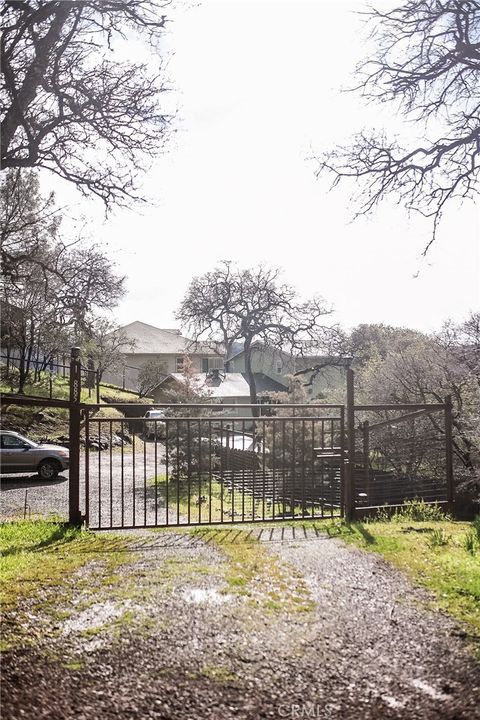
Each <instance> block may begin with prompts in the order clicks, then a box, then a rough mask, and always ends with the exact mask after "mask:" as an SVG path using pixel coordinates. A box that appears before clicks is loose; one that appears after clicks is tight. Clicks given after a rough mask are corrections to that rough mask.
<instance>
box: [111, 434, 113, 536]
mask: <svg viewBox="0 0 480 720" xmlns="http://www.w3.org/2000/svg"><path fill="white" fill-rule="evenodd" d="M110 527H113V421H112V420H110Z"/></svg>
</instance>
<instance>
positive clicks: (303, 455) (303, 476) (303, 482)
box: [302, 420, 305, 518]
mask: <svg viewBox="0 0 480 720" xmlns="http://www.w3.org/2000/svg"><path fill="white" fill-rule="evenodd" d="M304 517H305V420H302V518H304Z"/></svg>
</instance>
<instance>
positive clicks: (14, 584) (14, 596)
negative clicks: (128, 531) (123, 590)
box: [0, 520, 128, 610]
mask: <svg viewBox="0 0 480 720" xmlns="http://www.w3.org/2000/svg"><path fill="white" fill-rule="evenodd" d="M127 548H128V541H127V540H125V539H123V538H119V537H118V536H117V537H112V536H109V537H107V536H101V535H95V534H93V533H91V532H88V531H87V530H80V529H77V528H72V527H68V526H66V525H64V524H62V523H60V522H53V521H51V522H49V521H46V520H35V521H18V522H7V523H2V524H1V525H0V553H1V558H0V603H1V605H2V608H3V610H10V609H13V608H15V607H16V606H17V604H18V603H19V601H20V600H22V599H23V598H27V597H32V596H36V594H37V593H38V591H39V589H42V590H43V589H46V588H52V587H56V586H60V585H62V584H63V583H64V581H65V579H68V578H69V577H70V576H71V575H72V573H74V572H75V571H76V570H78V569H79V568H81V567H83V566H84V565H86V564H87V563H88V562H90V561H91V560H98V559H99V557H100V555H99V553H102V555H101V557H102V561H103V562H104V563H105V565H106V569H105V572H106V573H107V574H108V571H110V573H112V572H113V571H114V569H115V568H116V567H117V566H118V565H120V564H121V563H123V562H125V557H126V555H125V550H126V549H127Z"/></svg>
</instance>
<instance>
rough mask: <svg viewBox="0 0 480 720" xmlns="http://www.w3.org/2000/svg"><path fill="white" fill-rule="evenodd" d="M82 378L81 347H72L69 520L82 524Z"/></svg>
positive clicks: (74, 523)
mask: <svg viewBox="0 0 480 720" xmlns="http://www.w3.org/2000/svg"><path fill="white" fill-rule="evenodd" d="M81 391H82V378H81V368H80V348H76V347H75V348H72V350H71V360H70V409H69V456H70V459H69V466H70V469H69V481H68V520H69V522H70V523H71V524H73V525H80V524H81V522H82V513H81V511H80V395H81Z"/></svg>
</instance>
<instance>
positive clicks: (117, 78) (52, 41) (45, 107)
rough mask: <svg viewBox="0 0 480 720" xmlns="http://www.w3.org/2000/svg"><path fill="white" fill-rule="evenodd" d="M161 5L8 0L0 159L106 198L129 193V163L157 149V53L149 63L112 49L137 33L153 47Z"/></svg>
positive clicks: (161, 116) (160, 123)
mask: <svg viewBox="0 0 480 720" xmlns="http://www.w3.org/2000/svg"><path fill="white" fill-rule="evenodd" d="M168 4H169V1H168V0H61V1H56V2H46V1H41V0H7V2H5V3H4V4H3V9H2V11H1V15H2V25H3V35H2V46H1V55H2V69H3V79H4V83H3V90H2V92H1V95H0V98H1V99H0V108H1V114H2V125H1V132H2V138H1V148H2V150H1V157H2V168H25V167H42V168H47V169H48V170H50V171H51V172H53V173H55V174H56V175H59V176H60V177H62V178H65V179H66V180H69V181H71V182H73V183H74V184H75V185H76V186H77V187H78V188H79V189H80V190H81V191H82V192H83V193H86V194H92V193H93V194H94V195H96V196H98V197H100V198H101V199H102V200H103V201H104V202H105V204H106V205H107V206H108V205H110V204H112V203H121V202H122V201H123V200H125V199H126V198H129V197H132V196H133V195H134V183H135V175H136V173H137V171H138V170H139V169H141V168H144V167H145V164H146V161H147V160H148V158H151V157H154V156H156V155H158V153H159V152H161V150H162V145H163V140H164V137H165V133H166V129H167V125H168V120H169V117H168V115H167V114H165V113H164V112H162V110H161V109H160V98H161V96H162V94H163V93H164V92H165V90H166V89H167V88H166V85H165V81H164V78H163V71H162V68H161V61H160V59H159V55H158V52H157V56H156V57H155V54H154V53H152V56H151V58H150V61H149V62H148V65H147V63H134V62H131V61H129V62H123V61H122V60H121V59H119V58H121V56H122V51H124V48H125V47H126V43H127V42H128V41H129V40H132V39H134V38H135V37H137V36H141V37H144V38H145V39H147V40H148V41H150V44H151V48H152V50H153V51H158V47H155V44H156V41H157V39H158V37H159V35H160V33H161V32H162V31H163V28H164V26H165V20H166V18H165V15H164V14H162V11H163V10H164V8H165V6H166V5H168ZM122 45H123V47H122ZM115 53H116V54H115ZM123 55H124V56H125V52H123ZM113 57H115V58H116V59H112V58H113ZM155 66H156V67H157V68H158V69H157V70H156V71H154V70H153V68H155Z"/></svg>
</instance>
